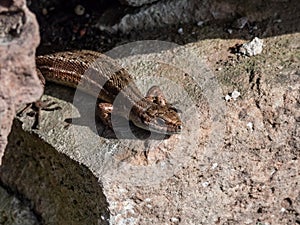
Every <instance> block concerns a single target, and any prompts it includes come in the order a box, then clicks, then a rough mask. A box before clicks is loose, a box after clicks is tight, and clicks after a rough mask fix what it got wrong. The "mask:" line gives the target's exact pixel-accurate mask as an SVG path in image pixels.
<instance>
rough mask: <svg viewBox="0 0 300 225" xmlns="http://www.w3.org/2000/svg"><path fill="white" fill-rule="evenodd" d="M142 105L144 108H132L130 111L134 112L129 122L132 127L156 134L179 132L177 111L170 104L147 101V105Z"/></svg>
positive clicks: (180, 126) (180, 127)
mask: <svg viewBox="0 0 300 225" xmlns="http://www.w3.org/2000/svg"><path fill="white" fill-rule="evenodd" d="M137 105H141V104H137ZM144 105H146V107H137V106H134V107H133V108H132V109H131V111H135V112H134V113H131V114H130V120H131V121H132V122H133V123H134V125H136V126H137V127H140V128H142V129H145V130H149V131H154V132H156V133H164V134H177V133H180V132H181V129H182V122H181V120H180V117H179V115H178V112H177V109H176V108H174V107H173V106H172V105H171V104H168V103H164V104H157V103H155V102H152V101H147V104H144Z"/></svg>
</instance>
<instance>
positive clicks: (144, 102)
mask: <svg viewBox="0 0 300 225" xmlns="http://www.w3.org/2000/svg"><path fill="white" fill-rule="evenodd" d="M36 70H37V74H38V76H39V78H40V80H41V83H42V84H43V85H45V82H46V81H50V82H54V83H57V84H61V85H64V86H68V87H71V88H78V89H79V90H80V91H83V92H85V93H87V94H90V95H93V96H95V97H97V98H98V99H100V100H102V101H104V102H101V103H99V104H98V108H99V112H100V119H101V120H102V122H103V123H104V124H105V125H108V126H109V127H112V124H111V113H112V112H113V110H117V114H118V115H121V116H124V117H126V115H125V114H126V112H128V110H129V111H130V113H129V118H128V119H129V120H130V121H132V123H133V124H134V125H135V126H137V127H139V128H142V129H144V130H149V131H154V132H156V133H164V134H169V135H172V134H177V133H180V132H181V130H182V121H181V119H180V117H179V115H178V111H177V109H176V108H174V107H173V106H172V105H171V104H169V103H168V102H167V101H166V98H165V97H164V95H163V93H162V91H161V90H160V88H159V87H158V86H153V87H151V88H150V89H149V90H148V92H147V94H146V96H145V97H143V96H142V94H141V92H140V91H139V89H138V87H137V86H136V85H135V84H134V82H133V78H132V76H131V75H130V74H129V73H128V71H127V70H125V69H124V68H121V67H119V66H118V65H117V64H116V63H115V61H113V60H112V59H111V58H110V57H108V56H106V55H105V54H102V53H100V52H96V51H91V50H77V51H66V52H57V53H53V54H48V55H41V56H37V57H36ZM87 74H88V75H87ZM117 96H118V97H120V99H121V102H120V103H121V104H118V105H119V107H117V108H116V106H115V105H113V103H114V101H115V99H116V97H117ZM128 107H131V108H130V109H128Z"/></svg>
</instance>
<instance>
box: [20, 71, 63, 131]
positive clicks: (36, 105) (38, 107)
mask: <svg viewBox="0 0 300 225" xmlns="http://www.w3.org/2000/svg"><path fill="white" fill-rule="evenodd" d="M36 72H37V75H38V77H39V79H40V82H41V85H42V86H43V87H45V84H46V80H45V78H44V76H43V74H42V73H41V71H40V70H39V69H36ZM55 104H56V103H55V102H49V101H42V100H37V101H36V102H33V103H29V104H27V105H26V106H25V107H24V108H23V109H21V110H20V111H19V112H18V113H17V116H19V117H22V116H23V115H24V113H27V114H28V115H29V116H34V117H35V119H34V123H33V125H32V129H39V125H40V123H41V111H42V110H45V111H54V110H58V109H61V107H59V106H57V107H54V108H50V107H51V106H53V105H55ZM30 109H32V110H33V111H31V112H29V110H30Z"/></svg>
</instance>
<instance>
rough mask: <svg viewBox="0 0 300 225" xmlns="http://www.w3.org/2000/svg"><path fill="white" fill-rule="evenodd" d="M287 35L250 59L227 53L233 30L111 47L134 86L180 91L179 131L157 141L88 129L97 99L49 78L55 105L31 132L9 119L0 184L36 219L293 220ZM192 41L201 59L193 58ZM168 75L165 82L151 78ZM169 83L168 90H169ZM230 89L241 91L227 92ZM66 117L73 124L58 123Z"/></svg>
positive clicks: (299, 176)
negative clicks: (231, 96)
mask: <svg viewBox="0 0 300 225" xmlns="http://www.w3.org/2000/svg"><path fill="white" fill-rule="evenodd" d="M297 40H299V34H291V35H285V36H280V37H272V38H265V39H264V44H265V48H264V50H263V52H262V54H261V55H258V56H255V57H240V56H235V55H233V54H231V53H230V52H229V50H228V49H230V48H231V47H233V46H235V45H236V44H240V43H241V42H244V41H243V40H236V39H233V40H221V39H215V40H204V41H199V42H197V43H193V44H189V45H186V46H183V47H180V48H172V46H166V48H165V49H164V50H165V51H164V52H158V51H157V52H156V51H155V49H154V46H155V45H154V46H151V47H150V43H149V42H147V43H146V46H148V47H149V48H147V50H149V49H151V50H152V51H153V52H152V53H149V52H148V54H145V55H138V54H137V52H140V50H139V48H138V47H137V48H136V49H134V51H132V52H133V53H135V54H136V55H134V56H130V54H128V55H126V53H124V49H122V48H121V51H120V52H121V53H124V55H122V54H119V52H118V51H115V52H112V53H111V55H112V56H113V55H118V56H119V57H121V58H122V57H125V58H122V59H121V60H119V63H120V64H122V65H124V66H126V67H127V68H128V69H129V71H130V72H132V73H133V74H134V76H135V77H136V79H137V83H138V81H141V83H139V86H140V87H141V90H142V92H144V93H145V91H146V90H147V88H148V86H149V85H151V84H153V83H152V82H153V80H154V81H155V82H157V83H158V84H159V85H160V84H161V85H160V86H162V87H163V88H164V89H165V90H166V92H165V94H166V95H167V97H168V99H170V101H171V102H176V100H179V103H177V104H176V107H179V109H181V110H182V111H183V113H182V118H183V120H184V124H185V129H184V132H183V133H182V134H180V135H173V136H171V137H170V138H166V139H161V136H151V137H150V139H149V138H148V139H147V138H146V139H144V140H130V139H122V138H120V139H114V138H109V137H108V136H106V135H105V133H102V132H101V131H102V130H101V129H102V127H101V126H100V127H95V121H94V111H93V110H92V109H93V107H94V106H95V99H93V98H87V96H85V95H84V94H82V93H80V92H76V93H75V97H74V98H73V97H72V94H73V92H72V91H70V90H69V89H62V88H61V87H60V86H55V85H52V86H50V87H49V88H48V89H47V90H46V94H47V95H46V96H44V99H50V100H55V101H56V102H57V104H58V105H60V106H61V108H62V110H57V111H53V112H45V111H44V112H43V114H42V115H43V117H42V126H41V129H40V130H35V131H33V130H31V129H30V127H31V125H32V123H33V118H31V117H28V116H26V117H22V118H19V119H18V120H21V121H22V123H20V122H16V129H17V130H16V131H15V132H13V133H12V134H11V137H10V140H11V141H10V142H9V143H10V145H9V147H8V150H7V151H6V154H5V158H4V163H3V166H2V168H1V179H2V182H3V183H5V184H6V185H9V186H10V187H13V188H15V189H17V190H18V192H19V193H22V194H23V195H24V196H26V198H28V199H30V200H32V201H33V202H34V205H35V210H36V211H38V212H39V213H40V215H41V216H42V218H43V219H44V220H45V221H46V223H45V224H51V222H53V221H55V222H56V224H57V222H58V221H59V222H60V221H64V222H69V223H68V224H70V221H72V219H73V221H72V224H80V223H79V222H78V221H80V219H81V218H82V217H81V215H82V216H83V217H85V218H87V217H88V218H89V219H90V220H92V223H91V224H96V223H95V222H94V221H98V222H99V218H102V219H103V220H101V221H100V222H102V223H103V224H105V222H107V219H109V223H110V224H297V223H298V222H299V219H300V218H299V208H300V197H299V196H300V192H299V190H300V186H299V185H300V182H299V180H300V173H299V171H300V166H299V165H300V162H299V157H300V152H299V149H300V147H299V143H300V142H299V140H300V136H299V117H300V114H299V113H300V111H299V100H300V92H299V90H300V77H299V58H298V55H299V42H298V41H297ZM156 44H157V43H156ZM137 45H138V44H137ZM128 49H131V50H133V48H132V46H131V47H130V48H128ZM191 51H192V52H193V53H194V54H195V55H196V56H198V57H199V58H201V59H202V60H203V61H201V63H203V62H205V64H201V63H200V61H197V60H196V61H193V60H192V58H193V54H191ZM132 52H131V54H133V53H132ZM174 53H175V54H174ZM171 56H173V57H171ZM180 56H181V57H183V58H184V60H182V59H181V58H180ZM167 59H168V60H169V61H166V60H167ZM178 59H181V61H180V60H178ZM153 61H154V62H155V63H154V64H153V63H152V62H153ZM187 65H193V66H192V67H194V68H191V67H189V66H187ZM212 71H213V72H212ZM153 72H155V73H154V75H153ZM150 74H152V75H151V76H152V77H151V79H149V78H147V77H149V76H150ZM211 75H214V76H211ZM141 77H143V78H144V79H140V78H141ZM170 77H172V78H173V79H172V80H171V79H168V83H167V84H165V83H164V82H163V81H160V79H159V78H170ZM146 78H147V79H146ZM191 78H193V79H191ZM173 81H174V82H175V84H177V86H176V88H174V87H173V88H172V89H168V87H169V85H171V84H172V82H173ZM197 81H201V82H198V83H197ZM160 82H161V83H160ZM176 82H179V83H176ZM234 90H236V91H238V92H240V94H241V95H240V96H239V97H238V98H236V100H232V101H225V99H224V97H225V96H226V94H228V93H232V92H233V91H234ZM185 91H186V92H187V93H188V95H186V96H184V95H183V93H184V92H185ZM59 99H62V100H59ZM83 102H84V103H85V104H84V105H82V103H83ZM74 105H75V106H76V107H74ZM194 105H195V107H194ZM190 108H191V110H189V109H190ZM70 118H73V124H71V125H66V122H65V120H66V119H70ZM249 124H252V125H251V126H250V125H249ZM20 132H21V135H20V134H18V133H20ZM31 132H34V135H32V134H30V133H31ZM98 132H100V134H98ZM17 134H18V135H17ZM18 146H19V147H18ZM16 165H18V166H17V167H16ZM87 169H88V170H87ZM49 171H51V173H50V172H49ZM89 171H91V172H92V173H90V172H89ZM20 174H21V176H20ZM98 181H100V183H102V185H103V186H102V187H101V186H100V185H99V183H98ZM82 182H83V183H82ZM90 185H92V188H91V186H90ZM98 185H99V186H98ZM54 187H55V188H54ZM53 188H54V189H53ZM32 190H34V191H32ZM50 190H51V191H50ZM32 193H35V194H32ZM103 193H104V196H103V195H102V194H103ZM78 195H79V196H81V197H78ZM97 196H101V197H97ZM79 199H80V201H79ZM91 199H97V200H98V201H97V202H95V200H93V201H92V200H91ZM80 203H82V204H81V205H80ZM61 204H63V205H61ZM64 204H65V205H64ZM73 205H75V206H76V207H74V208H73ZM86 205H88V210H87V211H85V210H84V209H86V208H85V207H86ZM95 205H97V206H95ZM67 206H68V207H67ZM106 207H108V208H109V211H106V210H105V209H106ZM70 208H71V209H70ZM62 209H64V210H65V211H62V212H61V211H60V210H62ZM92 209H94V210H92ZM96 209H97V210H99V211H97V210H96ZM69 210H70V211H69ZM73 210H74V211H73ZM76 210H78V211H76ZM90 210H92V212H91V211H90ZM58 211H59V212H60V214H58ZM75 212H77V214H76V213H75ZM79 212H80V213H81V214H80V213H79ZM72 213H74V214H72ZM66 215H68V216H66ZM73 215H77V217H72V216H73ZM87 215H88V216H87ZM63 218H68V219H69V220H67V219H65V220H63ZM74 218H76V221H74V220H75V219H74ZM48 221H50V222H48ZM82 221H84V220H81V224H82ZM77 222H78V223H77ZM100 224H101V223H100Z"/></svg>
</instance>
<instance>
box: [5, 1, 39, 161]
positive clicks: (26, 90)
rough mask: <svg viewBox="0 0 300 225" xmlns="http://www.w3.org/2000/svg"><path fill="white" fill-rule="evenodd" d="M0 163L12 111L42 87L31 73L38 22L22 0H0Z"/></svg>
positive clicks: (37, 96)
mask: <svg viewBox="0 0 300 225" xmlns="http://www.w3.org/2000/svg"><path fill="white" fill-rule="evenodd" d="M0 24H1V27H0V65H1V67H0V121H1V122H0V125H1V128H0V163H1V158H2V156H3V154H4V149H5V147H6V144H7V135H8V134H9V132H10V130H11V125H12V121H13V118H14V116H15V114H16V110H17V109H18V108H19V107H20V106H21V105H23V104H25V103H29V102H33V101H36V100H37V99H38V98H39V97H40V96H41V94H42V92H43V89H42V86H41V85H40V82H39V79H38V77H37V75H36V72H35V49H36V47H37V45H38V44H39V34H38V24H37V21H36V18H35V16H34V15H33V14H32V13H31V12H30V11H29V10H28V8H27V7H26V4H25V1H23V0H16V1H9V0H7V1H1V3H0Z"/></svg>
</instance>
